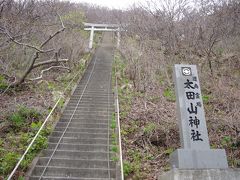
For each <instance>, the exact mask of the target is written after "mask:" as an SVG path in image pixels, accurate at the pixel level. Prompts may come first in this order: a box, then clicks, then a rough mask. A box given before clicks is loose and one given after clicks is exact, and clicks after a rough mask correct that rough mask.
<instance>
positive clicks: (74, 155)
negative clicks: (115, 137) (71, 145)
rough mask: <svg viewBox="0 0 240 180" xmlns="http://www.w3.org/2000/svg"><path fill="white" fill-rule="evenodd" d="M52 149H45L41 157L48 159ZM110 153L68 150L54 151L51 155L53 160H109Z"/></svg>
mask: <svg viewBox="0 0 240 180" xmlns="http://www.w3.org/2000/svg"><path fill="white" fill-rule="evenodd" d="M53 152H54V151H53V150H52V149H45V150H43V151H42V155H43V156H42V157H50V156H51V155H52V154H53ZM112 156H113V154H112V153H108V152H98V151H70V150H67V151H65V150H58V149H57V150H56V151H55V152H54V154H53V157H54V158H67V159H82V160H106V161H107V160H108V159H109V160H110V159H111V157H112Z"/></svg>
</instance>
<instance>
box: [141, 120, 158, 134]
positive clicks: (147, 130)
mask: <svg viewBox="0 0 240 180" xmlns="http://www.w3.org/2000/svg"><path fill="white" fill-rule="evenodd" d="M155 129H156V124H155V123H153V122H151V123H148V124H147V125H146V126H145V127H144V129H143V132H144V133H145V134H150V133H152V132H153V131H154V130H155Z"/></svg>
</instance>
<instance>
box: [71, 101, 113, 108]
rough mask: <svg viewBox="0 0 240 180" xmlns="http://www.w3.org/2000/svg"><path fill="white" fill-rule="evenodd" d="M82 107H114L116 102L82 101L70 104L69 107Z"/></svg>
mask: <svg viewBox="0 0 240 180" xmlns="http://www.w3.org/2000/svg"><path fill="white" fill-rule="evenodd" d="M77 105H78V107H80V106H83V105H84V106H85V105H87V106H88V105H95V106H96V105H97V106H104V107H105V106H113V105H114V102H110V103H109V102H94V101H84V102H83V101H80V102H79V103H77V102H70V101H69V102H68V106H77Z"/></svg>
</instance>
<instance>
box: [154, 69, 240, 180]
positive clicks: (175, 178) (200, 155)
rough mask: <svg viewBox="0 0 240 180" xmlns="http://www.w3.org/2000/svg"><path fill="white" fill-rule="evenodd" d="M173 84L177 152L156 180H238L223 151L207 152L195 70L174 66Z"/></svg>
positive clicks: (203, 119)
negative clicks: (167, 169)
mask: <svg viewBox="0 0 240 180" xmlns="http://www.w3.org/2000/svg"><path fill="white" fill-rule="evenodd" d="M173 77H174V82H175V91H176V99H177V118H178V124H179V129H180V140H181V149H177V150H176V151H174V152H173V153H172V154H171V155H170V163H171V166H172V169H171V170H170V171H168V172H166V173H165V174H163V175H161V176H159V178H158V179H159V180H206V179H208V180H240V171H239V170H238V169H228V163H227V157H226V152H225V150H224V149H210V145H209V139H208V132H207V125H206V120H205V114H204V109H203V101H202V95H201V89H200V83H199V78H198V74H197V68H196V66H195V65H182V64H181V65H180V64H178V65H175V67H174V74H173Z"/></svg>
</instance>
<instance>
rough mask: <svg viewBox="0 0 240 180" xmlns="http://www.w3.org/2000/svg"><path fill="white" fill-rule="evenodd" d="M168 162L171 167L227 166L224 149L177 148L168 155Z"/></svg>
mask: <svg viewBox="0 0 240 180" xmlns="http://www.w3.org/2000/svg"><path fill="white" fill-rule="evenodd" d="M170 163H171V166H172V168H179V169H226V168H228V164H227V156H226V152H225V150H224V149H206V150H205V149H201V150H194V149H177V150H176V151H174V152H173V153H172V154H171V155H170ZM239 180H240V177H239Z"/></svg>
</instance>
